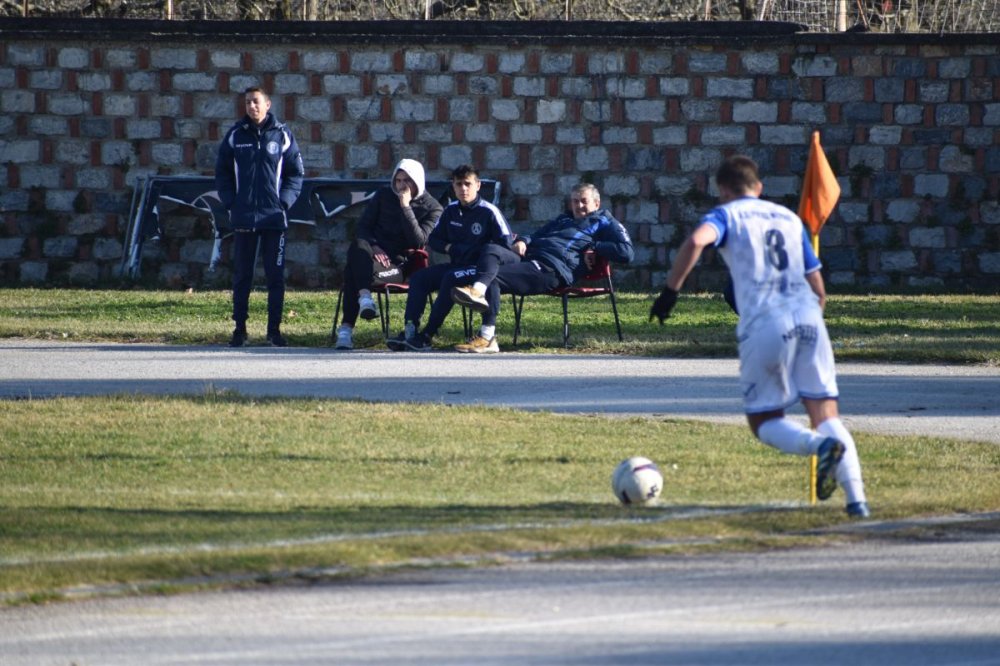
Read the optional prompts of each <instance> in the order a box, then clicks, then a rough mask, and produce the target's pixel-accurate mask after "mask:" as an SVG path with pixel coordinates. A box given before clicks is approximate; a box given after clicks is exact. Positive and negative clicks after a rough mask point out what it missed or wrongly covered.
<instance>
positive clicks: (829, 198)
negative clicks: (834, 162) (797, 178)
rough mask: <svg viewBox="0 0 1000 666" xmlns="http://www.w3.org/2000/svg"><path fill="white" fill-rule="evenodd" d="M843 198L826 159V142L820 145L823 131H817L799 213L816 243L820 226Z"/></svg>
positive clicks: (811, 146)
mask: <svg viewBox="0 0 1000 666" xmlns="http://www.w3.org/2000/svg"><path fill="white" fill-rule="evenodd" d="M839 198H840V184H839V183H838V182H837V178H836V177H835V176H834V175H833V169H831V168H830V163H829V162H827V161H826V153H824V152H823V146H821V145H819V132H813V133H812V142H811V143H810V145H809V161H808V162H807V163H806V175H805V177H804V178H803V179H802V198H801V199H799V217H800V218H802V221H803V222H805V224H806V226H807V227H809V232H810V233H811V234H812V237H813V247H817V246H818V245H819V240H818V237H819V230H820V229H821V228H822V227H823V224H824V223H825V222H826V218H828V217H830V213H832V212H833V209H834V207H835V206H836V205H837V199H839Z"/></svg>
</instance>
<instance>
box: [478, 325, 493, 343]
mask: <svg viewBox="0 0 1000 666" xmlns="http://www.w3.org/2000/svg"><path fill="white" fill-rule="evenodd" d="M496 333H497V327H496V326H480V327H479V337H481V338H485V339H486V340H492V339H493V336H494V335H496Z"/></svg>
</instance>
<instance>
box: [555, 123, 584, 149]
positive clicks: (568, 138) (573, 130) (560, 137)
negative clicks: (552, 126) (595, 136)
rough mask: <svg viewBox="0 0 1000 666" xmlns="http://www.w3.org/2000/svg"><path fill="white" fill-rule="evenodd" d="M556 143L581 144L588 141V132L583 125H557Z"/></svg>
mask: <svg viewBox="0 0 1000 666" xmlns="http://www.w3.org/2000/svg"><path fill="white" fill-rule="evenodd" d="M556 143H558V144H560V145H566V144H570V145H580V144H584V143H587V136H586V132H584V130H583V128H582V127H557V128H556Z"/></svg>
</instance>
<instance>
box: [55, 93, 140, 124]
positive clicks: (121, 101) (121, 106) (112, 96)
mask: <svg viewBox="0 0 1000 666" xmlns="http://www.w3.org/2000/svg"><path fill="white" fill-rule="evenodd" d="M67 102H71V100H67ZM77 108H79V109H81V111H80V113H83V112H84V111H82V109H83V108H84V106H83V102H82V101H80V104H79V105H77V104H76V103H75V102H72V103H71V105H69V104H68V105H67V109H66V114H67V115H76V112H74V109H77ZM104 115H106V116H124V117H126V118H129V117H133V116H135V115H136V98H135V96H134V95H124V94H117V93H109V94H107V95H105V96H104Z"/></svg>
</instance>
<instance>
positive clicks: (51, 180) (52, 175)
mask: <svg viewBox="0 0 1000 666" xmlns="http://www.w3.org/2000/svg"><path fill="white" fill-rule="evenodd" d="M61 171H62V169H61V168H60V167H59V166H58V165H55V164H28V165H25V166H23V167H21V187H44V188H47V189H52V188H57V187H59V185H60V183H61V182H62V177H61V176H62V174H61Z"/></svg>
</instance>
